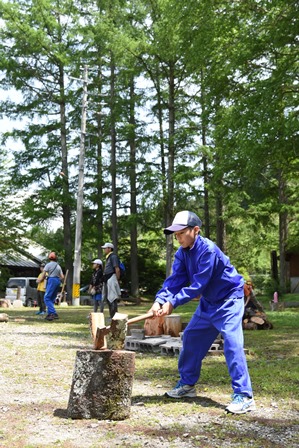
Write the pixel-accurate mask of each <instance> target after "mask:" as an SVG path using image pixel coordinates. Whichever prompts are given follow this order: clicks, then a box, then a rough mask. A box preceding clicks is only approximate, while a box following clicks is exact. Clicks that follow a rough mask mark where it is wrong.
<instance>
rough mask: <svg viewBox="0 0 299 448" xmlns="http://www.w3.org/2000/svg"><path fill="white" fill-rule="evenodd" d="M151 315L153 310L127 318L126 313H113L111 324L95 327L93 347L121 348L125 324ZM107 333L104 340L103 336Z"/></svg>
mask: <svg viewBox="0 0 299 448" xmlns="http://www.w3.org/2000/svg"><path fill="white" fill-rule="evenodd" d="M153 316H154V314H153V312H152V311H149V312H148V313H146V314H141V315H140V316H136V317H133V318H132V319H129V320H128V315H127V314H121V313H115V314H114V316H113V318H112V320H111V325H109V326H107V327H98V328H97V331H96V337H95V341H94V349H95V350H104V349H107V348H108V349H109V350H122V349H123V347H124V342H125V338H126V334H127V326H128V325H130V324H134V323H135V322H140V321H141V320H145V319H149V318H151V317H153ZM107 335H108V337H107V341H106V340H105V339H106V338H105V336H107Z"/></svg>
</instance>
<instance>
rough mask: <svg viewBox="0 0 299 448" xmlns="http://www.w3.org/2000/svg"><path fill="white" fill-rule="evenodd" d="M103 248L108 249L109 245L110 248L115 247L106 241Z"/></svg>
mask: <svg viewBox="0 0 299 448" xmlns="http://www.w3.org/2000/svg"><path fill="white" fill-rule="evenodd" d="M101 247H102V249H106V248H107V247H110V249H114V246H113V244H112V243H105V244H104V246H101Z"/></svg>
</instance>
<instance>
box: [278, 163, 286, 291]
mask: <svg viewBox="0 0 299 448" xmlns="http://www.w3.org/2000/svg"><path fill="white" fill-rule="evenodd" d="M278 192H279V204H280V209H281V211H280V213H279V281H280V289H281V291H282V292H286V289H287V285H286V281H287V263H286V243H287V238H288V212H287V211H286V210H285V205H286V204H287V195H286V181H285V179H284V176H283V172H282V171H281V170H280V172H279V174H278Z"/></svg>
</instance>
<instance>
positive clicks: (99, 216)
mask: <svg viewBox="0 0 299 448" xmlns="http://www.w3.org/2000/svg"><path fill="white" fill-rule="evenodd" d="M98 79H99V88H98V92H99V98H101V92H102V72H101V67H99V71H98ZM100 104H101V103H99V106H98V114H97V133H98V140H97V181H96V205H97V212H96V223H97V230H98V235H99V240H98V241H99V242H98V248H97V254H98V256H99V257H100V258H101V257H102V253H103V251H102V248H101V246H102V244H103V243H104V241H103V162H102V133H103V131H102V114H101V112H102V111H101V109H102V107H101V105H100Z"/></svg>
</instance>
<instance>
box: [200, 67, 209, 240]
mask: <svg viewBox="0 0 299 448" xmlns="http://www.w3.org/2000/svg"><path fill="white" fill-rule="evenodd" d="M200 77H201V95H200V97H201V111H202V112H201V123H202V125H201V142H202V146H206V144H207V141H206V132H207V118H206V107H205V106H206V104H205V92H204V76H203V70H201V74H200ZM202 163H203V180H204V226H205V236H206V237H207V238H210V209H209V189H208V184H209V174H208V160H207V157H206V156H205V155H203V158H202Z"/></svg>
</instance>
